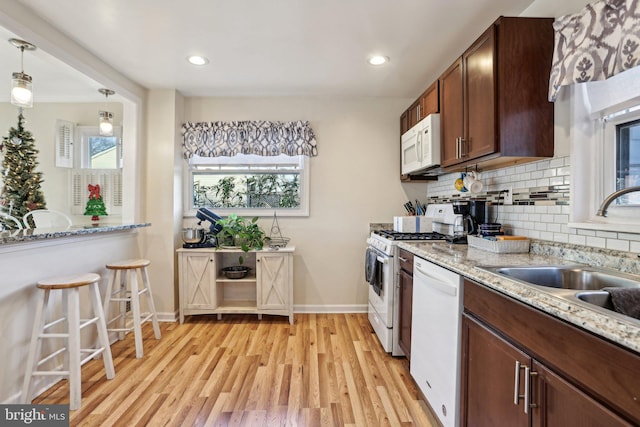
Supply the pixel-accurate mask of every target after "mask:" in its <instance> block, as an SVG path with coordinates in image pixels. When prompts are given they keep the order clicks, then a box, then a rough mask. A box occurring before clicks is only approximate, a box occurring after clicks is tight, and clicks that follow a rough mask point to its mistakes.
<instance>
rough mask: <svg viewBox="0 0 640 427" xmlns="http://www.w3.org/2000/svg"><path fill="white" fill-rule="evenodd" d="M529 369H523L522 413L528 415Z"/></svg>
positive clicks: (526, 367)
mask: <svg viewBox="0 0 640 427" xmlns="http://www.w3.org/2000/svg"><path fill="white" fill-rule="evenodd" d="M530 372H531V369H530V368H529V367H528V366H525V367H524V413H525V414H528V413H529V398H530V396H529V373H530Z"/></svg>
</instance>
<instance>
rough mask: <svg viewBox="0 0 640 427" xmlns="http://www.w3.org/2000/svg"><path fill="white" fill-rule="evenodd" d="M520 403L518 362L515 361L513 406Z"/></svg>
mask: <svg viewBox="0 0 640 427" xmlns="http://www.w3.org/2000/svg"><path fill="white" fill-rule="evenodd" d="M519 401H520V362H519V361H517V360H516V369H515V378H514V380H513V404H514V405H516V406H517V405H518V402H519Z"/></svg>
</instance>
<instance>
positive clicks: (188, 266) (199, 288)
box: [180, 252, 217, 309]
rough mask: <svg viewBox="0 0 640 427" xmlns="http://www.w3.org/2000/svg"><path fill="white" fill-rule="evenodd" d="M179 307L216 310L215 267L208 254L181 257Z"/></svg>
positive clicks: (185, 254) (196, 253)
mask: <svg viewBox="0 0 640 427" xmlns="http://www.w3.org/2000/svg"><path fill="white" fill-rule="evenodd" d="M181 257H182V258H181V261H182V262H181V271H180V275H181V283H180V287H181V292H180V298H181V299H182V300H181V301H180V305H181V306H182V307H183V308H208V309H211V308H216V307H217V302H216V293H215V291H216V286H215V279H216V278H215V267H214V261H213V257H212V256H211V255H210V254H209V253H204V252H200V253H198V252H195V253H182V255H181Z"/></svg>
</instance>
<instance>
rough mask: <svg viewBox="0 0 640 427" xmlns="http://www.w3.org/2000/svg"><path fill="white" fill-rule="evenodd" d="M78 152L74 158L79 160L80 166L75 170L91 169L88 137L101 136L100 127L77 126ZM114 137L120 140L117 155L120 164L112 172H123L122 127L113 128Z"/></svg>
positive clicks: (77, 165) (117, 143)
mask: <svg viewBox="0 0 640 427" xmlns="http://www.w3.org/2000/svg"><path fill="white" fill-rule="evenodd" d="M76 133H77V137H76V141H78V144H76V146H77V147H76V149H75V150H76V152H75V153H74V155H73V156H74V158H76V159H78V162H79V164H76V165H74V168H77V169H91V168H90V167H88V165H89V148H88V145H87V144H88V140H87V138H88V137H91V136H100V129H99V127H98V126H76ZM113 136H115V137H116V138H118V140H117V142H116V150H117V151H116V153H117V154H116V155H117V156H118V158H117V162H118V163H119V164H118V165H117V167H115V168H113V169H111V168H110V170H118V169H119V170H122V168H123V160H122V127H121V126H113ZM95 170H99V169H95Z"/></svg>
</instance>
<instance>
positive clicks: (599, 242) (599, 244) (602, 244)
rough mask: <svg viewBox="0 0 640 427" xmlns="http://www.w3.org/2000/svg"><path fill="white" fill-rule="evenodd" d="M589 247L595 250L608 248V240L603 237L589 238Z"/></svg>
mask: <svg viewBox="0 0 640 427" xmlns="http://www.w3.org/2000/svg"><path fill="white" fill-rule="evenodd" d="M587 246H593V247H595V248H606V247H607V240H606V239H603V238H601V237H587Z"/></svg>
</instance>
